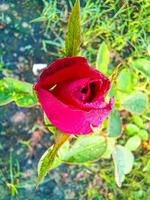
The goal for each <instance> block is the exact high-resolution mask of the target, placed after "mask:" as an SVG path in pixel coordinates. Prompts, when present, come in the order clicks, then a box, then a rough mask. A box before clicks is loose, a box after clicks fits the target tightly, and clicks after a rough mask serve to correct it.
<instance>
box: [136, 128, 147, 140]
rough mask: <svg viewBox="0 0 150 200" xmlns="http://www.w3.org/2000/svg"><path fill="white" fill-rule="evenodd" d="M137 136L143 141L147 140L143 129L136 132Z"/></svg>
mask: <svg viewBox="0 0 150 200" xmlns="http://www.w3.org/2000/svg"><path fill="white" fill-rule="evenodd" d="M138 135H139V136H140V138H141V139H142V140H143V141H145V140H148V131H146V130H145V129H141V130H140V131H139V132H138Z"/></svg>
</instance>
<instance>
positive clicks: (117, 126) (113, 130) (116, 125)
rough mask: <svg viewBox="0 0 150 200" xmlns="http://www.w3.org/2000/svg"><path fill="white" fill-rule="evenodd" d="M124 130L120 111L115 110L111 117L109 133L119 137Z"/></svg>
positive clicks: (110, 135) (111, 135)
mask: <svg viewBox="0 0 150 200" xmlns="http://www.w3.org/2000/svg"><path fill="white" fill-rule="evenodd" d="M121 132H122V121H121V119H120V115H119V112H118V111H117V110H114V111H112V112H111V114H110V117H109V127H108V133H109V137H118V136H120V135H121Z"/></svg>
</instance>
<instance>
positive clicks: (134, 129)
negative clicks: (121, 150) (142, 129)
mask: <svg viewBox="0 0 150 200" xmlns="http://www.w3.org/2000/svg"><path fill="white" fill-rule="evenodd" d="M138 132H139V128H138V126H136V125H135V124H130V123H129V124H127V126H126V133H127V134H128V135H130V136H132V135H135V134H137V133H138Z"/></svg>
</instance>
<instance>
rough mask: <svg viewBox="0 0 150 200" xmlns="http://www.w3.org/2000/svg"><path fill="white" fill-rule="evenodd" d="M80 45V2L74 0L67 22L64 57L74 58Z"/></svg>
mask: <svg viewBox="0 0 150 200" xmlns="http://www.w3.org/2000/svg"><path fill="white" fill-rule="evenodd" d="M80 43H81V27H80V0H76V3H75V4H74V7H73V9H72V13H71V15H70V18H69V22H68V30H67V34H66V43H65V45H66V56H76V55H77V54H78V52H79V48H80Z"/></svg>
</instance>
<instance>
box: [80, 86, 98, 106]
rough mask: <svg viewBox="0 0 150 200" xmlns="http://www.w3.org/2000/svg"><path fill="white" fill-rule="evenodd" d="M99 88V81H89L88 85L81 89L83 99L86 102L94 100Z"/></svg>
mask: <svg viewBox="0 0 150 200" xmlns="http://www.w3.org/2000/svg"><path fill="white" fill-rule="evenodd" d="M98 89H99V83H98V82H90V83H88V85H86V86H85V87H83V88H82V89H81V100H82V101H84V102H90V101H92V100H93V99H94V98H95V97H96V95H97V90H98Z"/></svg>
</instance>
